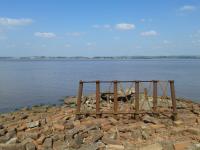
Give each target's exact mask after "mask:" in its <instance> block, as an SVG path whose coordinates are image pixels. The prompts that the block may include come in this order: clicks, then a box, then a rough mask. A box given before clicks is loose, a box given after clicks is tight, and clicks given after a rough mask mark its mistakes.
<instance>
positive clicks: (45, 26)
mask: <svg viewBox="0 0 200 150" xmlns="http://www.w3.org/2000/svg"><path fill="white" fill-rule="evenodd" d="M138 55H147V56H152V55H200V1H199V0H57V1H56V0H32V1H31V0H29V1H27V0H17V1H13V0H0V56H17V57H18V56H138Z"/></svg>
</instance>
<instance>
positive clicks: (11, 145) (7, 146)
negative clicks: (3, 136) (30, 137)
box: [0, 144, 25, 150]
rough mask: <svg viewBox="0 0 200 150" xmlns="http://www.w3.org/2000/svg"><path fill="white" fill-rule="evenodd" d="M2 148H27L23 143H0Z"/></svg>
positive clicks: (18, 149) (9, 149) (4, 149)
mask: <svg viewBox="0 0 200 150" xmlns="http://www.w3.org/2000/svg"><path fill="white" fill-rule="evenodd" d="M0 150H25V147H24V145H23V144H0Z"/></svg>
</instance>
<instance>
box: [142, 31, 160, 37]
mask: <svg viewBox="0 0 200 150" xmlns="http://www.w3.org/2000/svg"><path fill="white" fill-rule="evenodd" d="M140 35H141V36H156V35H158V33H157V32H156V31H154V30H150V31H146V32H141V33H140Z"/></svg>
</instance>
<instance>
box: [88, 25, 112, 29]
mask: <svg viewBox="0 0 200 150" xmlns="http://www.w3.org/2000/svg"><path fill="white" fill-rule="evenodd" d="M92 27H93V28H96V29H100V28H102V29H111V28H112V27H111V25H109V24H104V25H98V24H96V25H93V26H92Z"/></svg>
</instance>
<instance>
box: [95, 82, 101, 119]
mask: <svg viewBox="0 0 200 150" xmlns="http://www.w3.org/2000/svg"><path fill="white" fill-rule="evenodd" d="M96 117H97V118H99V117H100V81H99V80H97V81H96Z"/></svg>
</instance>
